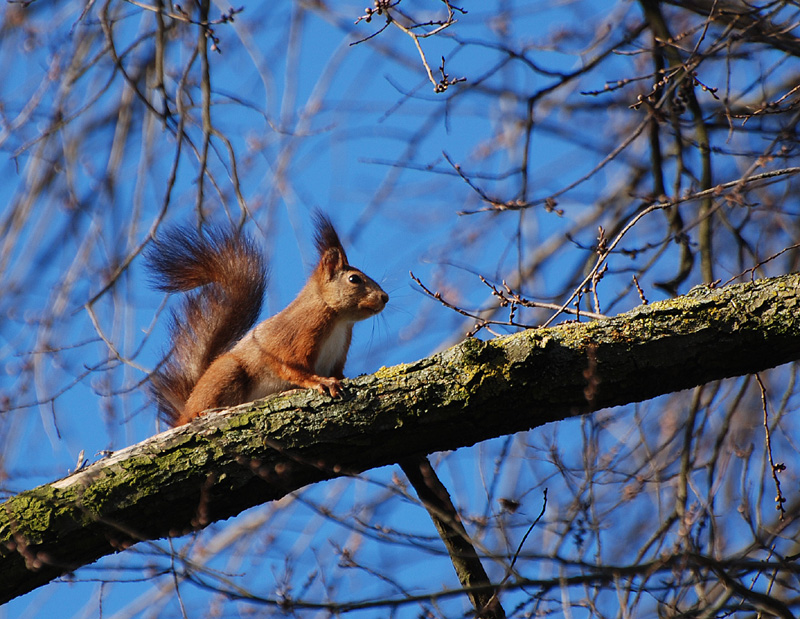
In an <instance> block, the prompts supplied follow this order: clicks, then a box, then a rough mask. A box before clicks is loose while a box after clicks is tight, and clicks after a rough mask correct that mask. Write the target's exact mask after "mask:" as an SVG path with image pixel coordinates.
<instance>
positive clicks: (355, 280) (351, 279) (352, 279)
mask: <svg viewBox="0 0 800 619" xmlns="http://www.w3.org/2000/svg"><path fill="white" fill-rule="evenodd" d="M347 281H348V282H350V283H351V284H363V283H364V280H362V279H361V278H360V277H359V276H358V275H356V274H355V273H353V274H352V275H351V276H350V277H348V278H347Z"/></svg>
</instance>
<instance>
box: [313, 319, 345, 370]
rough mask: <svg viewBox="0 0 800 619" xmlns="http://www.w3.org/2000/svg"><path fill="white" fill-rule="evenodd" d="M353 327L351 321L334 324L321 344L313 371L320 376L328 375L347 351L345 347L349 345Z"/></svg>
mask: <svg viewBox="0 0 800 619" xmlns="http://www.w3.org/2000/svg"><path fill="white" fill-rule="evenodd" d="M352 328H353V325H352V323H348V322H340V323H339V324H337V325H336V328H334V330H333V331H331V333H330V335H328V339H326V340H325V342H323V344H322V349H321V350H320V351H319V356H318V357H317V364H316V366H315V367H314V371H315V372H316V373H317V374H319V375H320V376H330V375H331V372H332V371H333V367H334V366H335V365H336V363H337V362H338V361H340V360H341V359H342V357H343V356H345V354H346V353H347V351H346V350H345V347H346V346H348V345H349V339H350V332H351V330H352Z"/></svg>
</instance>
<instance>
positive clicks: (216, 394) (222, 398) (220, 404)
mask: <svg viewBox="0 0 800 619" xmlns="http://www.w3.org/2000/svg"><path fill="white" fill-rule="evenodd" d="M252 382H253V379H252V377H251V375H250V373H249V372H248V371H247V369H246V368H245V367H244V366H243V365H242V364H241V363H240V362H239V360H238V359H237V358H236V357H235V356H233V355H231V354H224V355H222V356H221V357H218V358H217V359H216V360H215V361H214V363H212V364H211V367H209V368H208V370H206V372H205V373H204V374H203V376H202V377H201V378H200V380H199V381H197V385H196V386H195V388H194V389H193V390H192V393H191V395H190V396H189V398H188V399H187V400H186V406H184V408H183V412H182V413H181V415H180V416H179V417H178V419H177V420H176V422H175V425H176V426H179V425H183V424H185V423H189V422H190V421H191V420H192V419H194V418H196V417H199V416H200V414H201V413H203V412H205V411H207V410H209V409H213V408H224V407H226V406H236V405H237V404H241V403H242V402H247V401H248V394H249V393H250V391H251V387H252Z"/></svg>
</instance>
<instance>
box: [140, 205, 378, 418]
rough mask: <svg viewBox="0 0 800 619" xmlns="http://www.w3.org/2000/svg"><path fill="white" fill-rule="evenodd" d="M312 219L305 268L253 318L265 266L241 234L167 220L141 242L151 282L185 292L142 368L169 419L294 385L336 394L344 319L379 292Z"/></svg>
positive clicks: (346, 340)
mask: <svg viewBox="0 0 800 619" xmlns="http://www.w3.org/2000/svg"><path fill="white" fill-rule="evenodd" d="M315 223H316V236H315V242H316V247H317V250H318V251H319V261H318V262H317V265H316V267H315V268H314V271H313V272H312V273H311V275H310V277H309V278H308V281H307V282H306V284H305V286H304V287H303V289H302V290H301V291H300V293H299V294H298V295H297V297H296V298H295V299H294V301H292V302H291V303H290V304H289V305H288V306H287V307H286V309H284V310H282V311H281V312H279V313H277V314H275V315H274V316H272V317H271V318H268V319H266V320H264V321H263V322H261V323H259V324H258V325H256V326H255V327H253V325H254V324H255V322H256V321H257V320H258V316H259V314H260V312H261V305H262V303H263V297H264V291H265V290H266V268H265V261H264V257H263V255H262V254H261V252H260V251H259V250H258V248H257V247H256V245H255V244H254V243H253V241H252V240H251V239H250V238H249V237H248V236H246V235H245V234H243V233H241V232H237V231H225V230H222V229H220V228H211V229H209V230H207V231H206V232H205V233H204V234H199V233H197V232H196V231H193V230H190V229H188V228H175V229H172V230H170V231H169V232H167V233H166V234H165V235H163V236H162V237H161V238H160V239H158V240H157V241H156V243H155V244H154V245H153V246H152V248H151V249H150V250H148V252H147V256H146V258H147V261H148V267H149V269H150V270H151V272H152V274H153V275H154V280H155V285H156V287H157V288H158V289H160V290H163V291H166V292H187V293H189V294H187V296H186V298H185V300H184V302H183V304H182V306H181V308H180V309H179V310H177V311H173V314H172V321H171V327H170V332H171V339H172V353H171V356H170V357H169V358H168V359H167V360H166V361H165V362H164V363H163V365H162V366H161V368H159V369H158V370H157V371H155V372H154V373H153V374H152V375H151V384H152V391H153V393H154V395H155V399H156V402H157V404H158V408H159V411H160V412H161V414H162V415H163V416H164V417H165V418H166V420H167V421H168V422H169V423H170V424H171V425H173V426H179V425H182V424H185V423H188V422H189V421H191V420H192V419H194V418H195V417H197V416H199V415H200V414H201V413H202V412H204V411H206V410H208V409H211V408H222V407H226V406H234V405H236V404H242V403H244V402H250V401H252V400H256V399H259V398H263V397H265V396H267V395H269V394H271V393H278V392H280V391H286V390H289V389H293V388H296V387H308V388H314V389H316V390H317V391H319V392H320V393H328V394H329V395H331V396H332V397H336V396H338V395H339V394H340V393H341V391H342V385H341V383H340V382H339V381H340V379H342V378H344V363H345V360H346V359H347V351H348V349H349V348H350V338H351V335H352V332H353V324H354V323H355V322H357V321H359V320H364V319H366V318H369V317H371V316H375V315H376V314H378V313H380V312H381V311H382V310H383V308H384V307H385V305H386V303H387V302H388V301H389V295H388V294H386V293H385V292H384V291H383V290H382V289H381V287H380V286H379V285H378V284H377V283H376V282H375V281H373V280H372V279H371V278H369V277H368V276H367V275H365V274H364V273H363V272H361V271H359V270H358V269H356V268H354V267H352V266H350V263H349V262H348V261H347V255H346V254H345V251H344V248H343V247H342V244H341V242H340V240H339V236H338V235H337V234H336V230H335V229H334V227H333V225H332V224H331V221H330V219H328V218H327V217H326V216H325V215H323V214H321V213H318V214H317V215H316V222H315ZM195 289H197V290H195ZM193 290H195V291H194V292H189V291H193Z"/></svg>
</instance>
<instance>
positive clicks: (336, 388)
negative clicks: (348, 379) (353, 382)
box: [316, 377, 342, 398]
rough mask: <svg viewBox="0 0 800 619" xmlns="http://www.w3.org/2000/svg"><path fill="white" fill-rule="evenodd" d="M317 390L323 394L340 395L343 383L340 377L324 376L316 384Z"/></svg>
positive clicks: (333, 396)
mask: <svg viewBox="0 0 800 619" xmlns="http://www.w3.org/2000/svg"><path fill="white" fill-rule="evenodd" d="M316 389H317V391H319V392H320V393H321V394H322V395H329V396H331V397H332V398H335V397H338V396H339V395H341V393H342V383H341V382H339V379H338V378H334V377H330V378H322V379H320V381H319V384H318V385H317V386H316Z"/></svg>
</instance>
